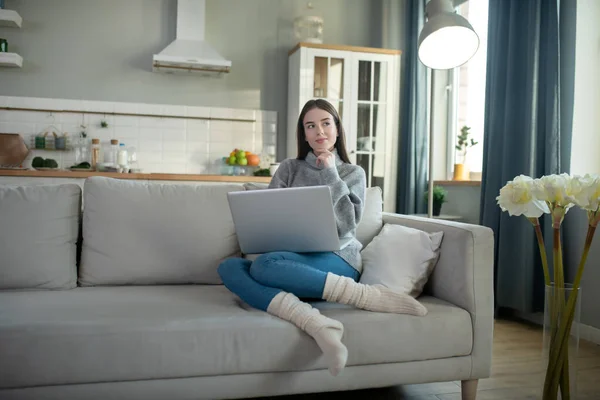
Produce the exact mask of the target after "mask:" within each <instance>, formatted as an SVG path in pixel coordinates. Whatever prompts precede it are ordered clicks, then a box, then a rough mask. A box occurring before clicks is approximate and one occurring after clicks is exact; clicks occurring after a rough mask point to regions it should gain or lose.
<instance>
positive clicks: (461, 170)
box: [454, 125, 479, 181]
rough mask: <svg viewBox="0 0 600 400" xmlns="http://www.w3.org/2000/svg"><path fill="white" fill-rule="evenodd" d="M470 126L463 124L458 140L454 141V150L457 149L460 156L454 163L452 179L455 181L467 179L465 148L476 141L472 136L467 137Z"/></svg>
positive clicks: (471, 145)
mask: <svg viewBox="0 0 600 400" xmlns="http://www.w3.org/2000/svg"><path fill="white" fill-rule="evenodd" d="M470 129H471V128H470V127H468V126H466V125H465V126H463V127H462V128H461V130H460V135H458V142H457V143H456V146H455V148H456V150H458V151H459V152H460V154H461V156H462V160H461V162H460V163H456V164H454V180H455V181H468V180H469V169H468V168H467V165H466V161H467V150H468V149H469V147H473V146H475V145H476V144H477V143H479V142H476V141H475V140H474V139H473V138H469V135H470V134H471V132H469V130H470Z"/></svg>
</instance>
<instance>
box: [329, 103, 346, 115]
mask: <svg viewBox="0 0 600 400" xmlns="http://www.w3.org/2000/svg"><path fill="white" fill-rule="evenodd" d="M331 104H332V105H333V106H334V107H335V109H336V110H337V112H338V114H339V115H340V119H344V104H343V103H342V102H341V101H334V102H333V103H331Z"/></svg>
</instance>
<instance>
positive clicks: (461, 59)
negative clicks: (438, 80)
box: [419, 0, 479, 69]
mask: <svg viewBox="0 0 600 400" xmlns="http://www.w3.org/2000/svg"><path fill="white" fill-rule="evenodd" d="M425 14H426V16H427V22H426V23H425V25H424V26H423V30H422V31H421V34H420V35H419V60H421V62H422V63H423V64H425V65H426V66H428V67H429V68H431V69H450V68H455V67H459V66H461V65H463V64H464V63H466V62H467V61H469V60H470V59H471V57H473V56H474V55H475V53H476V52H477V49H478V48H479V36H477V33H475V30H474V29H473V27H472V26H471V24H470V23H469V21H467V20H466V19H465V18H464V17H463V16H461V15H458V14H457V13H456V12H455V11H454V7H453V5H452V2H451V0H430V1H429V2H428V3H427V6H426V8H425Z"/></svg>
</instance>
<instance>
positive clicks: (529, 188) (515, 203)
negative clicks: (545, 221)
mask: <svg viewBox="0 0 600 400" xmlns="http://www.w3.org/2000/svg"><path fill="white" fill-rule="evenodd" d="M533 186H534V180H533V179H532V178H531V177H529V176H526V175H519V176H517V177H516V178H515V179H514V180H512V181H509V182H508V183H507V184H506V185H505V186H504V187H503V188H502V189H500V195H499V196H498V197H496V200H497V201H498V205H499V206H500V208H501V209H502V211H508V213H509V215H510V216H513V215H524V216H525V217H527V218H539V217H540V216H541V215H542V214H544V213H549V212H550V210H549V209H548V206H547V205H546V203H544V202H543V201H540V200H538V199H536V198H535V196H534V193H533Z"/></svg>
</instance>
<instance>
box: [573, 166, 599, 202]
mask: <svg viewBox="0 0 600 400" xmlns="http://www.w3.org/2000/svg"><path fill="white" fill-rule="evenodd" d="M573 186H578V188H577V189H576V190H573V194H572V199H571V200H572V201H573V203H575V204H576V205H578V206H579V207H581V208H582V209H584V210H587V211H597V210H598V206H599V205H600V176H598V175H590V174H585V175H584V176H575V177H573Z"/></svg>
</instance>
